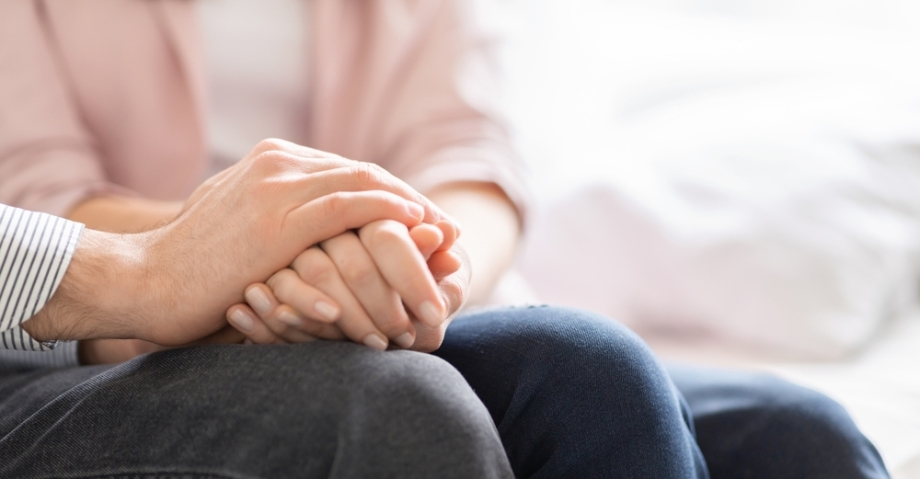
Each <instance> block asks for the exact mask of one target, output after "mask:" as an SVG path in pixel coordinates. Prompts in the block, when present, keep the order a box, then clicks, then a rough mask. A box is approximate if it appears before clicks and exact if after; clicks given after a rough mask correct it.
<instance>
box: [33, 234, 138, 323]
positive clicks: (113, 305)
mask: <svg viewBox="0 0 920 479" xmlns="http://www.w3.org/2000/svg"><path fill="white" fill-rule="evenodd" d="M141 241H142V239H141V238H140V237H138V236H133V235H130V236H129V235H116V234H111V233H103V232H99V231H92V230H89V229H87V230H85V231H84V233H83V236H82V237H81V239H80V243H79V244H78V245H77V249H76V251H75V252H74V255H73V259H72V260H71V262H70V266H69V267H68V268H67V272H66V273H65V274H64V277H63V279H62V280H61V284H60V286H59V287H58V288H57V291H55V293H54V295H53V296H52V298H51V300H50V301H49V302H48V303H47V304H46V305H45V306H44V308H42V309H41V310H40V311H39V312H38V313H37V314H36V315H35V316H33V317H32V318H31V319H29V320H28V321H26V322H24V323H23V324H22V327H23V329H24V330H25V331H26V332H28V333H29V334H30V335H31V336H32V337H33V338H35V339H36V340H39V341H45V340H52V339H54V340H83V339H96V338H130V337H135V336H136V335H137V332H138V331H137V327H136V325H137V324H138V323H137V322H136V320H138V319H140V318H138V315H139V313H140V312H139V311H137V310H135V309H134V308H133V307H132V306H131V301H132V298H137V297H139V295H140V293H141V291H142V288H143V291H144V295H145V296H151V295H152V292H153V291H154V290H155V289H156V288H155V286H154V285H149V284H143V285H142V284H140V283H139V281H138V279H139V278H145V277H146V275H145V274H144V272H143V269H144V267H143V265H144V264H146V261H145V258H144V249H143V247H142V243H141ZM140 323H141V324H142V323H143V322H142V321H140Z"/></svg>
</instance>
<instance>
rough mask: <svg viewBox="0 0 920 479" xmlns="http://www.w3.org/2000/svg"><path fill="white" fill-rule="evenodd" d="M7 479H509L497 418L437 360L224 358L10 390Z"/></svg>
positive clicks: (45, 375) (340, 346) (6, 385)
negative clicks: (115, 478) (141, 478)
mask: <svg viewBox="0 0 920 479" xmlns="http://www.w3.org/2000/svg"><path fill="white" fill-rule="evenodd" d="M0 398H2V402H0V434H2V435H3V437H2V440H0V477H3V478H33V477H34V478H38V477H113V478H114V477H118V478H121V477H132V478H133V477H138V478H140V477H143V478H288V477H304V478H327V477H329V478H404V477H406V478H436V477H438V478H440V477H445V478H474V477H483V478H509V477H512V474H511V469H510V467H509V465H508V460H507V458H506V457H505V454H504V451H503V450H502V446H501V442H500V441H499V438H498V434H497V433H496V431H495V427H494V426H493V423H492V420H491V418H490V417H489V413H488V411H486V409H485V407H483V405H482V403H481V402H480V401H479V400H478V399H477V398H476V395H475V394H474V393H473V391H472V390H471V389H470V388H469V386H468V385H467V384H466V382H465V381H464V380H463V378H462V377H461V376H460V374H459V373H458V372H457V371H456V370H455V369H454V368H452V367H450V365H448V364H447V363H446V362H444V361H442V360H441V359H438V358H436V357H434V356H430V355H425V354H417V353H411V352H404V351H393V352H387V353H380V352H375V351H373V350H371V349H369V348H366V347H360V346H356V345H352V344H346V343H332V342H317V343H313V344H305V345H292V346H261V347H258V346H211V347H201V348H191V349H185V350H177V351H169V352H166V353H158V354H152V355H149V356H145V357H141V358H138V359H136V360H134V361H131V362H129V363H126V364H123V365H121V366H118V367H115V368H107V367H82V368H72V369H67V370H57V371H53V370H52V371H38V372H33V373H29V374H19V375H15V376H14V377H11V378H7V379H6V380H4V381H2V386H0Z"/></svg>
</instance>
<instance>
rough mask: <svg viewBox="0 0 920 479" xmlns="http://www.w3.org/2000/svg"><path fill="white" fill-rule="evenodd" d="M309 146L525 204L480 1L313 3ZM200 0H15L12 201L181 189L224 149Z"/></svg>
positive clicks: (4, 108)
mask: <svg viewBox="0 0 920 479" xmlns="http://www.w3.org/2000/svg"><path fill="white" fill-rule="evenodd" d="M306 1H312V2H313V4H312V5H311V14H310V15H309V21H310V25H311V26H310V32H311V35H313V37H312V39H311V46H312V48H313V51H312V54H311V59H310V61H311V62H312V63H311V65H310V72H311V75H312V77H311V81H310V82H309V83H310V84H309V88H310V91H309V97H310V105H311V111H310V124H309V126H308V130H309V131H308V132H307V134H306V135H305V137H306V138H308V139H309V141H308V146H311V147H313V148H317V149H321V150H325V151H330V152H334V153H337V154H340V155H342V156H345V157H348V158H351V159H356V160H362V161H370V162H374V163H378V164H380V165H381V166H383V167H385V168H386V169H388V170H389V171H390V172H392V173H393V174H394V175H396V176H399V177H401V178H402V179H404V180H406V181H407V182H408V183H409V184H411V185H412V186H414V187H415V188H416V189H418V190H419V191H421V192H423V193H424V192H427V191H430V190H431V189H432V188H433V187H435V186H437V185H440V184H444V183H450V182H457V181H484V182H494V183H497V184H498V185H499V186H501V187H502V188H503V189H504V190H505V192H506V193H507V194H508V196H509V197H510V198H511V199H512V201H514V203H515V204H516V205H517V207H518V209H519V211H521V212H523V207H524V204H525V198H526V193H525V189H524V186H523V182H522V172H521V164H520V161H519V160H518V158H517V156H516V155H515V152H514V150H513V148H512V146H511V144H510V141H509V138H508V130H507V125H505V124H504V123H503V120H502V118H501V116H500V112H499V108H498V102H497V86H498V85H497V81H496V78H495V64H494V62H495V58H494V55H495V48H496V47H497V42H498V41H499V38H498V36H497V35H496V34H495V32H490V31H487V30H486V29H484V28H483V27H482V26H481V24H480V23H479V22H478V21H477V18H476V16H475V15H474V12H473V6H472V5H473V4H474V3H475V2H471V1H469V0H426V1H418V0H306ZM203 55H204V52H203V45H202V40H201V38H200V33H199V27H198V24H197V18H196V10H195V8H194V5H193V3H192V2H191V1H183V0H132V1H119V2H115V1H111V0H81V1H79V2H75V1H72V0H45V1H3V2H0V203H5V204H9V205H14V206H18V207H22V208H26V209H31V210H37V211H44V212H48V213H52V214H57V215H65V214H67V213H68V211H69V210H70V209H71V208H72V207H73V206H75V204H76V203H77V202H79V201H81V200H82V199H85V198H87V197H90V196H93V195H99V194H105V193H111V192H119V193H125V194H139V195H142V196H145V197H148V198H154V199H164V200H181V199H184V198H186V197H187V196H188V194H189V193H191V191H193V190H194V188H195V187H196V186H197V185H198V183H199V182H200V180H201V178H202V175H203V172H204V171H205V169H206V167H207V165H208V161H209V155H208V153H209V152H208V151H207V147H208V145H207V140H206V132H207V128H206V124H205V122H206V121H207V118H206V117H205V116H206V112H207V111H208V109H207V105H205V104H204V102H205V101H206V98H207V94H206V92H205V91H204V89H205V88H206V85H205V83H206V82H205V78H206V76H205V72H204V71H203V69H204V59H203Z"/></svg>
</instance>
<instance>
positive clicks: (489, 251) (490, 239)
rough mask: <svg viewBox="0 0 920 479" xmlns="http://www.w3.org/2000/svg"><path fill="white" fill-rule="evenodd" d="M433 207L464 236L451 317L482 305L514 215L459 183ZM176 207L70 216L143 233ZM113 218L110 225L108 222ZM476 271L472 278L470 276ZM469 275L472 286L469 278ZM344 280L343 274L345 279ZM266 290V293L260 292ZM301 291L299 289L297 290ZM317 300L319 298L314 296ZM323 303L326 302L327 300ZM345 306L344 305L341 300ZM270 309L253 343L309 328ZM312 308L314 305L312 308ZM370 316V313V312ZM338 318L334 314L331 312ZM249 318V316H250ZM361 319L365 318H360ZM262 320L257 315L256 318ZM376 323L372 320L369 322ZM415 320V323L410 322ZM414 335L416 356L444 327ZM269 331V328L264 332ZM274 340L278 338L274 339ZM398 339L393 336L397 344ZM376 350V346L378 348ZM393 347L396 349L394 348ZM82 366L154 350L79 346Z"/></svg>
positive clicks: (495, 196) (481, 187)
mask: <svg viewBox="0 0 920 479" xmlns="http://www.w3.org/2000/svg"><path fill="white" fill-rule="evenodd" d="M429 196H430V197H431V198H432V200H433V202H436V203H438V204H441V205H444V206H445V207H446V208H447V209H448V210H449V211H448V213H449V215H450V217H451V218H455V219H456V222H457V223H462V224H463V225H464V227H463V230H464V234H463V235H462V239H461V240H460V247H459V248H458V250H460V251H464V250H465V251H466V254H465V255H463V257H465V258H467V259H468V261H467V262H466V269H465V270H464V271H463V272H462V274H457V275H454V276H452V277H449V278H441V279H440V280H439V282H438V286H439V288H440V289H441V291H442V297H443V298H444V300H445V301H446V303H447V304H446V307H447V309H448V310H450V311H452V312H453V311H456V310H457V309H458V308H459V307H460V306H461V305H462V304H464V302H466V303H469V304H479V303H481V302H483V301H484V300H485V299H487V297H488V294H489V292H490V291H491V290H492V289H493V287H494V285H495V283H496V282H497V281H498V279H499V278H500V276H501V275H502V274H503V273H504V271H505V270H506V269H507V268H508V266H509V265H510V262H511V261H512V259H513V256H514V251H515V248H516V245H517V242H518V237H519V229H520V225H519V220H518V216H517V211H516V209H515V208H514V206H513V205H512V203H511V202H510V201H509V200H508V198H507V197H506V196H505V194H504V193H503V192H502V191H501V189H500V188H498V187H497V186H495V185H494V184H491V183H476V182H464V183H453V184H448V185H445V186H443V187H441V188H439V189H437V190H435V191H433V192H431V193H430V195H429ZM180 207H181V206H177V204H175V203H173V204H170V203H163V202H156V201H151V200H143V199H125V198H97V199H91V200H88V201H86V202H84V203H82V204H81V205H79V206H78V207H77V208H75V210H74V211H73V213H72V214H71V215H70V217H71V218H72V219H75V220H79V221H82V222H84V223H86V224H87V225H89V226H96V227H101V228H107V229H109V230H115V231H123V230H126V229H130V228H145V227H149V225H155V224H158V223H162V222H164V221H166V220H165V219H164V218H165V217H168V216H170V215H175V214H177V210H178V208H180ZM113 218H114V219H115V221H113ZM473 270H475V271H476V274H475V275H472V271H473ZM471 275H472V280H470V276H471ZM345 276H346V277H347V276H348V274H346V275H345ZM265 289H268V288H267V287H265ZM300 289H301V290H303V288H300ZM315 297H316V298H317V299H319V298H320V297H321V295H316V296H315ZM326 298H327V299H329V298H328V296H327V297H326ZM342 301H343V302H348V301H349V300H348V299H342ZM271 304H272V307H271V308H270V310H269V312H268V313H266V314H265V315H264V317H262V318H261V319H262V321H261V322H260V321H257V322H256V326H255V327H256V328H257V331H256V335H257V336H256V339H257V340H258V342H272V341H278V340H279V338H278V337H274V338H269V339H265V338H263V337H261V336H259V334H261V331H263V330H264V329H265V328H266V325H274V326H276V327H275V330H278V331H281V332H283V331H288V332H290V333H291V334H293V332H292V331H291V330H292V328H286V329H282V325H280V324H279V321H278V320H277V318H278V317H279V316H280V315H281V313H283V312H287V313H294V312H299V313H300V314H299V316H300V317H301V318H302V319H303V318H307V321H306V322H310V321H309V318H310V315H311V312H310V310H309V308H303V307H302V308H300V310H301V311H298V310H297V309H295V308H293V307H291V306H290V305H285V307H283V308H281V309H277V307H276V306H277V302H276V301H271ZM313 304H316V303H315V302H314V303H313ZM370 309H372V310H373V308H370ZM336 312H338V311H336ZM250 313H251V314H253V315H255V313H252V312H251V310H250ZM365 315H366V313H365ZM256 316H257V317H258V316H262V315H256ZM373 319H376V318H373ZM413 319H414V318H413ZM412 325H413V326H414V329H415V330H416V334H417V333H418V331H419V330H421V331H422V337H423V338H425V340H424V341H422V342H419V343H414V344H413V348H414V349H418V350H432V349H434V348H436V347H437V345H439V344H440V340H441V339H443V331H444V329H445V328H446V324H444V325H442V326H440V327H438V328H435V329H432V328H428V327H426V326H425V325H424V323H419V322H417V321H413V322H412ZM317 328H322V330H324V331H326V332H327V333H328V334H320V333H317ZM269 329H270V328H269ZM301 329H303V330H305V331H311V332H313V333H316V334H315V335H310V334H304V335H302V336H301V337H300V340H310V339H312V338H313V337H326V338H330V339H342V338H344V337H345V335H344V334H342V332H341V330H340V329H339V328H335V327H329V326H317V325H315V324H314V325H308V326H306V327H304V328H301ZM276 336H277V335H276ZM397 337H399V336H392V337H391V338H390V339H396V338H397ZM285 340H286V341H289V342H293V341H295V340H296V338H293V337H289V338H287V339H285ZM353 340H355V341H357V342H364V341H363V340H362V338H353ZM377 344H378V346H379V344H380V343H379V342H378V343H377ZM397 344H398V343H397ZM80 349H81V351H80V355H81V361H82V362H84V363H87V364H90V363H108V362H120V361H124V360H127V359H130V358H132V357H134V356H137V355H138V354H143V353H145V352H150V351H152V350H155V348H151V347H150V345H147V344H144V343H141V342H137V341H103V342H84V343H83V344H81V348H80Z"/></svg>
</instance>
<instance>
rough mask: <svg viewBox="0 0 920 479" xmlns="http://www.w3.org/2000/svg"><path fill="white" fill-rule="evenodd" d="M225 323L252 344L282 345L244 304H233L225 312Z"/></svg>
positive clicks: (280, 340)
mask: <svg viewBox="0 0 920 479" xmlns="http://www.w3.org/2000/svg"><path fill="white" fill-rule="evenodd" d="M227 322H228V323H230V325H231V326H233V327H234V329H236V330H237V331H239V332H240V333H242V334H243V335H244V336H246V339H248V340H250V341H252V342H253V343H254V344H282V343H284V342H285V341H284V340H283V339H282V338H280V337H278V335H276V334H275V333H274V332H272V330H270V329H268V326H266V325H265V323H263V322H262V321H261V320H260V319H259V317H258V315H256V313H255V312H254V311H253V310H252V309H250V308H249V306H246V305H244V304H235V305H233V306H231V307H230V308H229V309H228V310H227Z"/></svg>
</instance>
